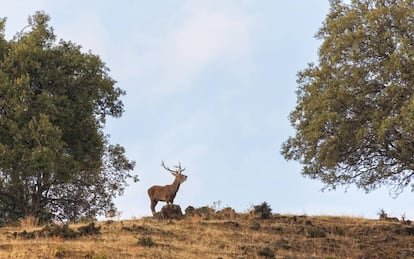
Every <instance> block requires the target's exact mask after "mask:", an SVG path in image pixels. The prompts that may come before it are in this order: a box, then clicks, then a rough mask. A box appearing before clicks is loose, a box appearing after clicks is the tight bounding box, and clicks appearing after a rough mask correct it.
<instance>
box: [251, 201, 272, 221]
mask: <svg viewBox="0 0 414 259" xmlns="http://www.w3.org/2000/svg"><path fill="white" fill-rule="evenodd" d="M253 208H254V212H255V214H256V215H258V216H259V217H260V218H261V219H269V218H270V217H271V216H272V208H270V205H269V204H267V202H263V203H262V204H260V205H256V206H254V207H253Z"/></svg>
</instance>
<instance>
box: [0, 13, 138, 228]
mask: <svg viewBox="0 0 414 259" xmlns="http://www.w3.org/2000/svg"><path fill="white" fill-rule="evenodd" d="M49 19H50V18H49V16H48V15H46V14H44V13H41V12H38V13H36V14H35V15H33V16H31V17H30V18H29V21H28V26H26V27H25V28H24V29H23V30H22V31H21V32H20V33H17V34H16V36H15V37H14V38H13V39H12V40H6V39H5V38H4V28H5V22H6V19H1V20H0V66H1V69H0V219H1V220H3V221H4V220H11V221H15V220H17V219H18V218H20V217H24V216H27V215H33V216H36V217H38V218H40V219H41V220H43V221H46V220H48V219H50V218H51V217H53V216H56V217H60V218H63V219H69V220H78V219H80V218H82V217H94V216H96V215H98V214H102V213H104V212H105V211H107V210H108V209H110V208H113V206H114V204H113V199H114V198H115V197H116V196H117V195H120V194H122V192H123V190H124V188H125V186H126V185H127V181H128V179H130V178H133V179H134V180H137V179H136V176H134V175H132V174H130V173H129V171H131V170H132V169H133V168H134V162H133V161H129V160H128V159H127V158H126V156H125V149H124V148H123V147H122V146H120V145H111V144H110V143H109V137H108V136H106V135H105V134H104V133H103V128H104V125H105V121H106V118H107V116H112V117H120V116H121V115H122V113H123V103H122V102H121V101H120V100H119V97H120V96H122V95H124V94H125V92H124V91H123V90H121V89H120V88H117V87H114V84H115V81H114V80H113V79H112V78H111V77H110V76H109V75H108V71H109V69H108V68H107V67H106V66H105V64H104V63H103V62H102V61H101V59H100V58H99V57H98V56H97V55H93V54H92V53H82V52H81V46H79V45H76V44H74V43H72V42H69V41H64V40H60V41H59V42H57V41H56V36H55V35H54V33H53V28H52V27H50V26H49V25H48V22H49Z"/></svg>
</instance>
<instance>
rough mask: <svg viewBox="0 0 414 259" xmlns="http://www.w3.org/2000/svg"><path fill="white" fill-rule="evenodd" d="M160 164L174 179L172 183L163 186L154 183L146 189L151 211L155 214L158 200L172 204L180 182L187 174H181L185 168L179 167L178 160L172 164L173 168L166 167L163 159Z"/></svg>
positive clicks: (185, 178)
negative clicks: (176, 163) (175, 164)
mask: <svg viewBox="0 0 414 259" xmlns="http://www.w3.org/2000/svg"><path fill="white" fill-rule="evenodd" d="M161 166H162V167H163V168H164V169H165V170H167V171H168V172H170V173H171V174H172V175H173V176H174V177H175V179H174V182H173V183H172V184H169V185H165V186H159V185H154V186H152V187H151V188H149V189H148V196H149V198H150V200H151V211H152V213H153V214H155V206H156V205H157V203H158V201H164V202H167V204H172V203H173V202H174V198H175V195H176V194H177V191H178V189H179V188H180V184H182V183H183V182H184V181H185V180H187V176H186V175H183V174H182V172H184V170H185V168H182V167H181V163H180V162H178V165H177V166H174V168H175V170H173V169H170V168H169V167H167V166H166V165H165V164H164V161H162V163H161Z"/></svg>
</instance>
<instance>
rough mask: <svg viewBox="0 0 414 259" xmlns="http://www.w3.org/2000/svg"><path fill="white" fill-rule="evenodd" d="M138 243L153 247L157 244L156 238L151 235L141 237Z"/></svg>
mask: <svg viewBox="0 0 414 259" xmlns="http://www.w3.org/2000/svg"><path fill="white" fill-rule="evenodd" d="M138 245H140V246H146V247H153V246H155V245H156V243H155V242H154V240H152V238H151V237H141V238H139V239H138Z"/></svg>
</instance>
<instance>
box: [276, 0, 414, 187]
mask: <svg viewBox="0 0 414 259" xmlns="http://www.w3.org/2000/svg"><path fill="white" fill-rule="evenodd" d="M330 4H331V6H330V11H329V13H328V15H327V16H326V19H325V21H324V23H323V25H322V27H321V28H320V30H319V31H318V32H317V34H316V38H317V39H319V40H320V41H321V46H320V49H319V52H318V56H319V58H318V62H317V63H316V64H314V63H313V64H309V65H308V66H307V68H305V69H304V70H302V71H300V72H299V73H298V79H297V82H298V90H297V100H298V101H297V105H296V107H295V109H294V110H293V112H292V113H291V114H290V121H291V124H292V126H293V127H294V128H295V130H296V135H295V136H293V137H290V138H289V139H288V140H287V141H286V142H285V143H284V144H283V145H282V154H283V155H284V156H285V158H286V159H293V160H296V161H299V162H300V163H302V164H303V171H302V173H303V175H305V176H309V177H311V178H313V179H319V180H321V181H322V182H323V183H325V187H326V188H335V187H337V186H340V185H345V186H349V185H353V184H354V185H356V186H357V187H358V188H362V189H364V190H365V191H367V192H368V191H371V190H374V189H376V188H378V187H380V186H383V185H385V186H388V187H390V188H391V190H392V191H393V193H395V194H398V193H399V192H401V191H402V190H403V189H404V188H405V187H407V186H408V185H410V183H411V182H412V180H413V179H414V47H413V46H414V2H413V1H412V0H352V1H349V2H348V3H344V2H343V1H341V0H332V1H330ZM412 186H413V188H414V185H412Z"/></svg>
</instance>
